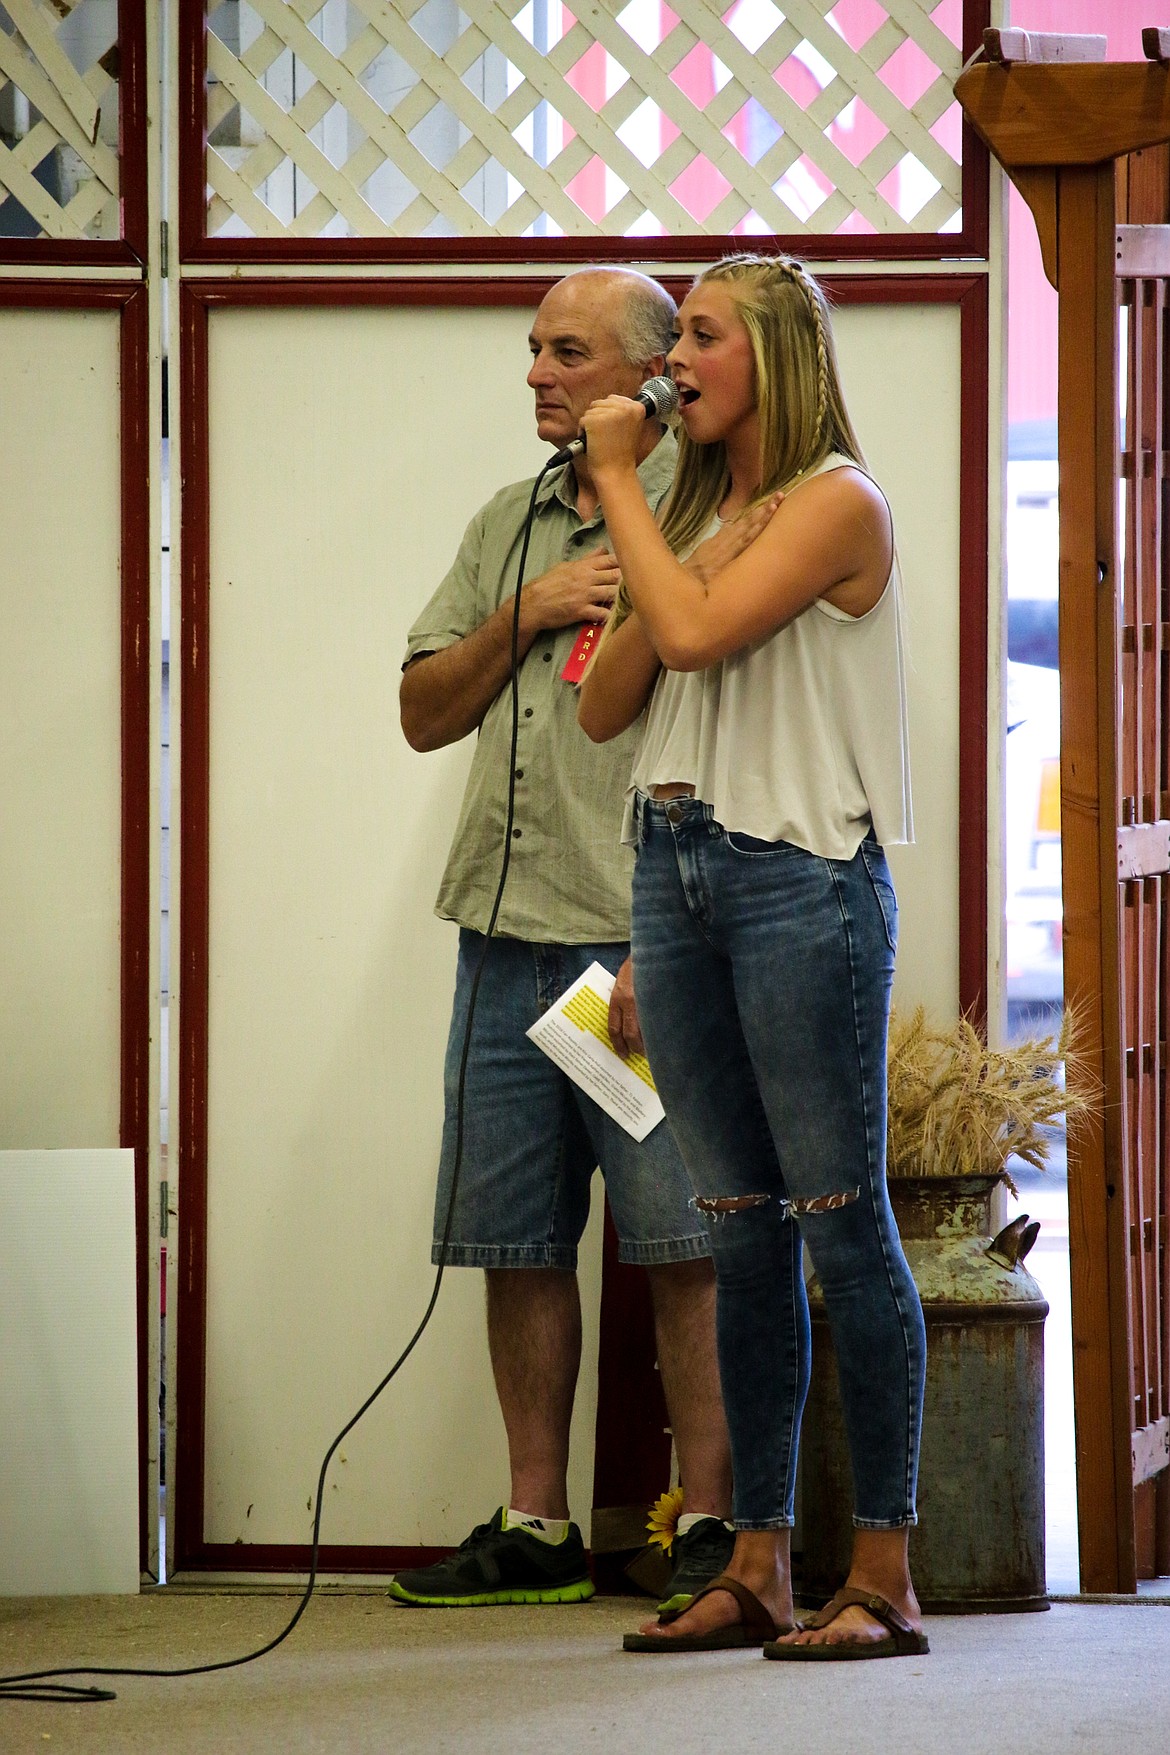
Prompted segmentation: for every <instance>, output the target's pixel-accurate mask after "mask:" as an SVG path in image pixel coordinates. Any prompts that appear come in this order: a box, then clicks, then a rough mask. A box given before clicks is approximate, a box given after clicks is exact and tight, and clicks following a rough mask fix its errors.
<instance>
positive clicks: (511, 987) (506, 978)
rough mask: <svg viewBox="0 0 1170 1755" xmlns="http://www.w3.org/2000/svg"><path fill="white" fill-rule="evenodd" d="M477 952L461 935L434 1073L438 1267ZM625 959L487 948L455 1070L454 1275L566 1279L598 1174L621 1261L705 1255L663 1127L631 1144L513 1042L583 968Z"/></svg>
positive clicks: (622, 948) (597, 949)
mask: <svg viewBox="0 0 1170 1755" xmlns="http://www.w3.org/2000/svg"><path fill="white" fill-rule="evenodd" d="M482 949H483V938H482V937H481V935H480V934H479V933H476V932H469V931H468V930H467V929H466V928H464V929H462V930H461V931H460V935H459V966H458V972H457V974H456V978H455V1005H454V1009H453V1012H452V1017H451V1034H450V1038H449V1040H448V1044H447V1059H446V1066H445V1069H444V1083H445V1093H446V1118H445V1122H444V1127H443V1152H442V1159H441V1162H440V1166H439V1184H438V1192H437V1195H436V1200H435V1245H434V1249H433V1250H432V1260H434V1261H436V1262H437V1261H438V1259H439V1248H440V1239H441V1238H442V1235H443V1227H444V1223H445V1221H446V1216H447V1203H448V1200H449V1198H450V1191H451V1170H452V1165H453V1162H454V1157H455V1139H456V1097H457V1093H458V1086H459V1065H460V1059H461V1057H462V1053H463V1037H464V1030H465V1026H466V1022H467V1006H468V999H469V995H470V991H471V983H472V980H473V978H474V975H475V970H476V967H477V965H478V962H479V957H480V953H481V951H482ZM628 952H629V946H628V945H626V944H592V945H545V944H528V943H526V942H524V941H522V940H519V939H510V938H497V939H493V940H492V943H491V945H490V947H489V949H488V956H487V963H486V965H485V967H484V972H483V979H482V980H481V982H480V987H479V995H478V998H477V999H476V1005H475V1019H474V1023H473V1026H472V1037H471V1051H470V1055H469V1059H468V1066H467V1083H466V1091H465V1100H464V1117H463V1159H462V1164H461V1166H460V1170H459V1187H458V1190H457V1194H456V1202H455V1214H454V1219H453V1221H452V1225H451V1233H450V1241H449V1244H448V1247H447V1255H446V1259H447V1260H448V1261H449V1262H450V1263H452V1264H453V1265H454V1266H457V1267H484V1268H508V1267H516V1268H520V1267H554V1268H573V1267H575V1266H576V1265H577V1244H578V1242H579V1241H580V1237H581V1233H582V1232H583V1231H584V1229H585V1222H586V1220H587V1219H588V1217H589V1193H590V1182H591V1179H592V1176H593V1171H594V1169H595V1168H596V1167H597V1165H598V1164H600V1166H601V1171H602V1175H603V1176H604V1178H605V1187H606V1193H607V1194H608V1196H609V1205H610V1211H611V1212H612V1214H613V1219H614V1224H615V1226H616V1227H617V1233H618V1238H619V1244H620V1247H619V1251H618V1253H619V1257H620V1259H621V1260H622V1261H628V1262H637V1263H640V1264H642V1265H643V1266H649V1267H654V1266H657V1265H660V1264H662V1263H667V1262H676V1261H693V1260H695V1259H697V1258H698V1257H700V1256H705V1255H708V1254H709V1253H710V1250H709V1247H708V1244H707V1238H706V1233H705V1227H704V1226H703V1225H702V1222H701V1220H699V1218H698V1217H697V1215H696V1213H695V1211H694V1209H693V1208H692V1207H691V1205H690V1200H691V1185H690V1183H689V1181H688V1180H687V1173H686V1171H685V1170H684V1168H683V1164H682V1159H681V1158H680V1157H679V1155H678V1151H677V1149H676V1147H675V1144H674V1140H673V1138H672V1136H671V1132H670V1128H669V1126H668V1125H667V1123H666V1122H665V1121H661V1122H659V1124H658V1126H657V1127H656V1128H655V1129H654V1130H653V1132H652V1133H650V1134H648V1135H647V1137H646V1139H645V1140H644V1141H643V1142H642V1143H641V1145H639V1144H638V1143H637V1142H636V1141H635V1140H633V1139H631V1137H630V1135H629V1134H628V1133H627V1132H626V1131H625V1129H624V1128H622V1127H619V1126H618V1124H617V1122H616V1121H612V1120H611V1119H610V1117H609V1116H608V1115H606V1114H605V1112H604V1111H603V1110H601V1109H599V1108H598V1107H597V1105H596V1104H595V1103H594V1102H592V1101H591V1099H590V1098H588V1097H586V1096H585V1095H584V1093H583V1092H582V1091H581V1090H580V1089H579V1088H578V1087H577V1086H576V1085H574V1084H573V1083H572V1081H571V1080H570V1079H568V1078H567V1077H566V1076H565V1074H564V1073H563V1072H561V1070H560V1068H559V1067H557V1066H555V1065H554V1064H553V1062H552V1061H551V1060H550V1059H549V1058H548V1056H547V1055H546V1054H545V1053H543V1051H542V1050H541V1049H539V1048H537V1046H536V1044H535V1043H534V1042H530V1041H529V1039H528V1037H527V1036H526V1035H525V1031H526V1030H527V1029H529V1027H530V1026H531V1025H532V1024H534V1023H535V1022H536V1020H537V1018H538V1017H540V1015H541V1013H542V1012H545V1011H547V1010H548V1008H549V1006H550V1005H552V1004H553V1002H554V1001H555V1000H556V999H558V998H559V997H560V995H561V994H562V993H563V992H564V991H565V989H566V988H567V987H569V986H571V985H572V983H573V982H574V981H575V980H576V979H577V977H578V975H582V974H584V972H585V970H586V969H587V968H588V967H589V965H590V963H593V962H597V963H601V964H602V965H603V966H604V967H605V968H606V969H608V970H609V971H610V973H611V974H613V975H616V974H617V972H618V969H619V968H620V966H621V964H622V963H623V962H624V961H625V958H626V956H627V954H628Z"/></svg>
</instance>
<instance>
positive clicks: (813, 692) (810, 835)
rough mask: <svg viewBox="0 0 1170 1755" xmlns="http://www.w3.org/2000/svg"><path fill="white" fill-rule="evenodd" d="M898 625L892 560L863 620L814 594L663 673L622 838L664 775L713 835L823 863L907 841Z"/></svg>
mask: <svg viewBox="0 0 1170 1755" xmlns="http://www.w3.org/2000/svg"><path fill="white" fill-rule="evenodd" d="M845 467H850V468H856V467H857V466H856V465H855V464H853V463H852V461H851V459H850V458H848V457H843V456H841V455H840V454H839V453H836V452H835V453H834V454H833V455H832V456H830V457H828V458H826V459H825V462H824V463H823V464H822V465H821V466H820V468H819V469H817V470H816V471H814V474H816V475H820V474H825V473H827V472H828V471H829V470H832V469H841V468H845ZM806 479H808V480H811V479H812V477H811V476H809V477H807V478H806ZM792 491H793V492H799V488H796V489H793V490H792ZM902 623H903V608H902V586H901V580H900V577H899V574H898V563H897V558H896V557H895V560H894V563H893V565H892V567H891V568H890V576H889V578H888V580H887V581H886V586H885V589H884V591H883V592H882V595H881V597H880V598H879V599H878V601H877V603H875V604H874V606H873V608H872V609H870V610H868V611H867V612H866V614H865V615H861V616H851V615H848V614H846V612H845V611H844V610H840V609H838V608H836V606H835V605H833V604H831V603H827V602H826V601H825V600H824V599H823V598H817V599H816V600H815V601H814V602H813V603H811V604H810V605H809V606H808V608H807V609H805V610H802V612H801V613H800V615H798V616H796V617H795V618H794V620H792V621H791V622H789V623H788V624H787V626H785V627H783V628H780V629H778V630H777V632H776V633H774V634H770V635H769V636H768V637H767V639H765V640H761V641H759V642H758V643H757V644H756V645H754V646H747V647H745V648H744V649H743V650H742V651H741V652H734V653H732V654H731V656H730V657H728V658H724V659H722V660H720V662H719V663H717V664H712V665H711V666H710V667H709V668H708V669H706V670H696V671H669V670H664V671H663V672H662V673H661V674H660V676H659V678H658V682H657V684H656V685H655V689H654V694H653V697H652V699H651V702H650V710H649V712H648V714H647V716H646V727H645V732H644V734H643V738H642V744H641V747H640V749H639V752H638V755H637V757H636V759H635V761H634V771H633V776H632V779H631V783H630V787H629V790H628V792H627V794H626V815H625V822H624V825H623V829H622V839H623V841H632V840H633V838H634V833H633V800H634V795H635V794H636V793H638V792H643V793H646V792H649V791H650V789H651V788H652V787H654V786H657V785H665V784H666V783H667V782H669V781H684V782H689V783H690V784H691V785H693V787H694V789H695V796H696V797H697V798H700V799H702V800H703V802H704V803H706V804H709V805H710V806H711V808H712V811H713V813H714V815H715V819H716V821H717V822H719V823H721V824H722V825H723V827H724V828H725V829H730V830H738V831H739V832H740V833H742V834H745V835H754V836H756V837H758V838H759V839H760V840H763V841H791V842H794V843H795V844H796V845H797V846H798V847H804V848H806V849H807V850H808V851H809V852H810V853H816V854H819V855H820V856H821V857H822V858H825V859H852V857H853V855H854V854H855V853H856V852H857V849H858V847H859V846H860V844H861V842H862V841H863V840H864V838H865V836H866V835H867V834H868V833H869V832H870V830H871V829H872V831H873V833H874V835H875V836H876V837H877V839H878V840H879V841H880V842H882V843H883V844H885V845H887V846H888V845H891V844H893V843H895V842H902V841H912V840H913V839H914V825H913V820H912V815H911V806H910V760H909V755H910V752H909V742H908V736H907V724H906V678H905V658H904V650H903V627H902Z"/></svg>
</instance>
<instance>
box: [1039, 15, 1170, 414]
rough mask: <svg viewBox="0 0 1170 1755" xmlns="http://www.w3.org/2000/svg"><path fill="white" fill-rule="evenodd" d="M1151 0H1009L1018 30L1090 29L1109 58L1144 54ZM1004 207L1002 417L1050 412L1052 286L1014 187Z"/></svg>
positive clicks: (1053, 323)
mask: <svg viewBox="0 0 1170 1755" xmlns="http://www.w3.org/2000/svg"><path fill="white" fill-rule="evenodd" d="M1159 21H1160V14H1158V9H1157V6H1156V5H1155V6H1153V7H1151V5H1150V0H1011V22H1012V23H1013V24H1014V25H1019V26H1021V28H1022V29H1024V30H1063V31H1094V32H1096V33H1097V35H1099V36H1104V37H1106V38H1108V51H1107V58H1108V59H1109V60H1111V61H1140V60H1141V59H1142V27H1143V26H1144V25H1147V24H1150V23H1157V22H1159ZM1008 200H1009V209H1008V423H1009V426H1010V425H1012V424H1013V423H1015V422H1017V421H1035V420H1053V421H1054V420H1055V419H1056V294H1055V292H1054V291H1053V289H1052V288H1051V287H1050V286H1049V284H1048V282H1047V280H1046V279H1045V278H1044V270H1043V268H1042V267H1041V264H1040V246H1039V244H1038V242H1037V240H1036V227H1035V225H1034V224H1033V222H1032V216H1031V214H1030V213H1029V212H1028V209H1027V207H1026V206H1025V205H1024V202H1023V200H1022V199H1021V197H1020V196H1019V195H1018V194H1017V193H1016V191H1015V189H1014V188H1013V189H1012V190H1011V192H1010V195H1009V198H1008Z"/></svg>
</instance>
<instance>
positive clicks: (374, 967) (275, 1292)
mask: <svg viewBox="0 0 1170 1755" xmlns="http://www.w3.org/2000/svg"><path fill="white" fill-rule="evenodd" d="M528 321H529V317H528V313H526V312H524V311H522V310H504V311H500V312H497V313H486V314H485V313H476V314H475V315H474V316H472V315H469V314H466V313H463V312H458V311H452V312H447V313H442V312H422V311H418V312H416V311H411V310H401V309H396V310H394V309H392V310H381V311H371V310H359V311H352V310H351V311H345V310H331V311H313V310H307V309H295V310H279V309H269V310H260V311H242V310H236V311H229V312H217V313H215V314H213V316H212V318H211V331H210V361H211V363H210V407H211V553H212V559H211V636H210V637H211V671H210V675H211V824H210V838H211V886H210V919H211V927H210V1021H209V1037H210V1065H209V1091H208V1137H209V1145H208V1160H209V1162H208V1213H209V1219H208V1291H207V1311H208V1353H207V1361H208V1362H207V1450H206V1467H207V1491H206V1505H207V1516H206V1526H205V1533H206V1536H207V1539H208V1540H209V1541H212V1542H234V1541H235V1540H236V1539H237V1538H242V1539H243V1540H244V1541H245V1542H247V1541H256V1542H289V1541H301V1540H305V1539H306V1538H307V1537H308V1534H309V1515H308V1511H307V1504H306V1502H307V1500H308V1498H309V1496H310V1492H311V1489H312V1487H313V1485H314V1483H315V1479H316V1470H317V1467H318V1464H319V1460H320V1457H321V1455H322V1453H323V1452H324V1449H325V1447H326V1445H327V1443H328V1441H329V1440H330V1438H331V1437H332V1436H333V1434H334V1433H335V1432H336V1431H337V1430H338V1429H339V1428H340V1426H341V1425H342V1424H343V1422H344V1421H345V1419H346V1418H347V1417H348V1416H349V1414H350V1413H351V1412H352V1410H353V1409H354V1407H356V1406H357V1404H358V1403H359V1402H360V1401H361V1400H362V1398H363V1397H364V1395H365V1394H366V1393H367V1391H368V1390H369V1389H370V1388H371V1387H372V1386H373V1384H374V1383H375V1382H377V1380H378V1378H379V1377H380V1376H381V1375H382V1373H383V1372H384V1370H385V1369H386V1367H387V1366H388V1364H389V1363H390V1361H391V1360H392V1359H393V1357H394V1356H395V1355H396V1353H397V1352H398V1350H399V1348H400V1347H401V1345H402V1344H403V1343H404V1341H405V1340H406V1338H407V1337H408V1335H409V1334H410V1332H411V1331H412V1329H413V1327H414V1325H415V1323H416V1322H417V1320H418V1318H419V1316H420V1315H421V1313H422V1309H423V1306H424V1304H425V1302H426V1298H427V1295H428V1291H429V1288H430V1284H431V1279H432V1269H431V1268H430V1266H429V1243H430V1227H431V1203H432V1193H433V1183H434V1172H435V1166H436V1162H437V1154H438V1143H439V1132H440V1122H441V1077H442V1058H443V1048H444V1043H445V1038H446V1029H447V1021H448V1010H449V1005H450V998H451V981H452V977H453V970H454V956H455V941H456V931H455V928H454V927H453V926H451V925H449V924H445V923H441V922H439V921H437V920H436V919H435V918H434V916H433V914H432V907H433V901H434V895H435V891H436V889H437V886H438V880H439V875H440V872H441V868H442V864H443V861H444V858H445V855H446V851H447V845H448V842H449V840H450V836H451V832H452V830H453V827H454V823H455V816H456V811H457V808H458V803H459V799H460V796H461V792H462V784H463V778H464V775H465V773H466V766H467V761H468V757H469V754H470V746H469V745H465V746H464V747H461V748H457V749H454V750H451V751H447V752H443V753H441V754H435V755H430V756H418V755H416V754H414V753H413V752H412V751H411V750H410V749H409V748H408V747H407V745H406V743H405V740H404V739H403V737H402V733H401V731H400V729H399V725H398V713H397V692H398V679H399V674H400V671H399V666H400V662H401V657H402V651H403V647H404V644H405V636H406V630H407V628H408V626H409V624H410V622H411V621H412V620H413V618H414V616H415V614H416V613H417V611H418V610H419V609H420V608H421V607H422V604H423V603H424V602H425V600H426V598H427V597H428V596H429V594H430V592H431V590H432V589H433V587H434V586H435V585H436V584H437V583H438V580H439V579H440V577H441V576H442V574H443V572H444V571H445V570H446V568H447V566H448V565H449V563H450V561H451V560H452V559H453V557H454V553H455V549H456V546H457V544H458V541H459V538H460V536H461V535H462V531H463V528H464V525H465V523H466V521H467V519H468V518H469V517H470V516H471V514H472V513H473V512H474V511H475V509H476V508H477V506H478V505H479V504H480V503H481V502H482V501H483V500H484V499H485V498H487V497H488V495H489V494H490V493H492V492H493V491H494V490H495V488H496V487H498V486H499V485H501V484H502V483H503V482H504V481H505V480H508V479H510V478H514V477H517V476H521V475H525V474H530V473H531V472H532V471H533V470H534V468H535V467H536V465H537V462H538V460H539V458H540V457H541V455H542V448H541V446H540V445H539V443H538V442H537V441H536V439H535V436H534V433H533V429H532V417H531V394H530V392H528V391H527V390H526V389H525V386H524V382H523V379H524V374H525V372H526V370H527V365H528V355H527V345H526V335H527V328H528ZM598 1243H599V1240H598V1237H597V1236H596V1235H594V1236H593V1237H592V1240H591V1244H590V1249H589V1259H590V1265H589V1269H588V1272H587V1273H586V1275H585V1281H586V1290H585V1301H586V1305H587V1308H590V1309H591V1310H593V1312H594V1313H595V1310H596V1303H597V1288H598V1284H599V1263H598V1256H599V1247H598ZM481 1288H482V1276H481V1275H480V1274H479V1273H469V1272H467V1271H466V1270H462V1271H460V1270H451V1271H450V1272H449V1274H448V1276H447V1280H446V1283H445V1286H444V1289H443V1293H442V1297H441V1301H440V1304H439V1308H438V1313H437V1315H436V1317H435V1320H434V1323H433V1325H432V1328H431V1330H430V1331H429V1333H428V1335H427V1336H426V1338H425V1339H424V1341H423V1343H422V1345H421V1347H420V1348H419V1351H418V1353H417V1354H416V1356H415V1357H414V1359H413V1360H412V1361H411V1363H410V1364H409V1365H408V1367H407V1368H406V1370H405V1371H404V1373H403V1375H402V1377H401V1378H400V1379H399V1380H398V1381H397V1383H396V1385H395V1386H394V1387H393V1388H392V1389H391V1390H390V1391H388V1392H387V1395H386V1397H385V1398H384V1402H383V1403H382V1404H380V1405H379V1406H378V1407H377V1408H376V1409H375V1410H374V1411H373V1412H372V1413H371V1414H370V1415H369V1416H368V1418H367V1420H366V1421H365V1422H364V1423H363V1425H362V1426H361V1427H360V1428H359V1429H358V1430H357V1431H355V1432H354V1433H353V1434H352V1435H351V1436H350V1438H349V1439H348V1440H347V1441H346V1444H345V1446H344V1447H343V1450H344V1456H345V1461H344V1462H341V1461H339V1462H338V1463H337V1464H336V1465H335V1468H334V1473H333V1480H334V1483H335V1486H334V1488H333V1489H332V1490H331V1491H330V1493H329V1496H328V1503H327V1506H326V1520H325V1526H324V1538H323V1539H324V1540H326V1541H328V1542H331V1543H332V1542H353V1543H370V1544H381V1543H392V1544H414V1543H438V1542H444V1541H454V1540H457V1539H459V1538H461V1537H462V1536H463V1535H465V1534H466V1532H467V1529H468V1528H469V1527H470V1525H471V1523H472V1522H475V1521H479V1520H481V1519H482V1518H483V1517H485V1516H486V1515H487V1514H488V1512H490V1511H491V1509H492V1508H493V1507H494V1506H495V1505H496V1504H497V1503H498V1502H499V1499H500V1497H501V1496H502V1495H503V1494H504V1492H505V1491H506V1485H507V1477H506V1472H505V1467H504V1463H505V1453H504V1447H503V1441H502V1430H501V1426H500V1420H499V1415H498V1412H497V1410H496V1405H495V1397H494V1393H493V1390H492V1386H491V1380H490V1371H489V1366H488V1360H487V1347H486V1340H485V1336H484V1325H483V1313H482V1290H481ZM594 1326H595V1325H593V1326H591V1330H590V1341H589V1348H590V1357H588V1358H587V1359H586V1361H585V1364H584V1367H583V1371H582V1391H581V1395H580V1398H579V1405H578V1410H577V1427H576V1433H575V1448H574V1481H573V1503H574V1509H575V1510H576V1511H577V1512H578V1514H580V1515H582V1516H584V1515H585V1513H586V1511H587V1508H588V1505H589V1503H590V1498H591V1475H592V1433H593V1418H594V1394H593V1385H594V1383H595V1379H596V1366H595V1356H594V1354H593V1352H592V1349H593V1348H594V1346H595V1338H594V1333H593V1327H594ZM241 1559H242V1561H243V1559H244V1557H243V1556H242V1557H241Z"/></svg>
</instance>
